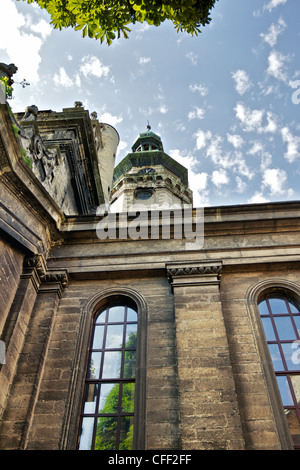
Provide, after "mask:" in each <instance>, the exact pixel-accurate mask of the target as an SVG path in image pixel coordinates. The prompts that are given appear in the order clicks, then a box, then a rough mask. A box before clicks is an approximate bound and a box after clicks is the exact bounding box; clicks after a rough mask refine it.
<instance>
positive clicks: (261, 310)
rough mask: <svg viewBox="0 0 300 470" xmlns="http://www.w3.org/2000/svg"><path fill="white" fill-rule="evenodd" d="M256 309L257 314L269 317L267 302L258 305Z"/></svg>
mask: <svg viewBox="0 0 300 470" xmlns="http://www.w3.org/2000/svg"><path fill="white" fill-rule="evenodd" d="M258 309H259V313H260V314H261V315H270V313H269V310H268V306H267V302H266V301H265V300H263V301H262V302H260V304H259V305H258Z"/></svg>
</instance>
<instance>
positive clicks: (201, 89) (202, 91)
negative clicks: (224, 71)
mask: <svg viewBox="0 0 300 470" xmlns="http://www.w3.org/2000/svg"><path fill="white" fill-rule="evenodd" d="M189 88H190V90H191V92H192V93H195V92H196V91H197V92H199V93H200V95H201V96H206V95H207V93H208V88H207V87H206V86H205V85H201V84H199V85H196V84H195V85H190V87H189Z"/></svg>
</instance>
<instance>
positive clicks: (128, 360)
mask: <svg viewBox="0 0 300 470" xmlns="http://www.w3.org/2000/svg"><path fill="white" fill-rule="evenodd" d="M135 365H136V352H135V351H125V358H124V373H123V377H124V379H131V378H134V377H135Z"/></svg>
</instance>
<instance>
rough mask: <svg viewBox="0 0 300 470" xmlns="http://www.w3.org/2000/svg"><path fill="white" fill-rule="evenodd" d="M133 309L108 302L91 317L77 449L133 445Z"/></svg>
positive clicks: (135, 324)
mask: <svg viewBox="0 0 300 470" xmlns="http://www.w3.org/2000/svg"><path fill="white" fill-rule="evenodd" d="M136 339H137V312H136V311H135V310H134V309H133V308H131V307H128V306H126V305H114V306H108V307H106V308H105V309H104V310H102V311H100V313H99V314H98V315H97V316H96V317H95V319H94V324H93V336H92V342H91V348H90V352H89V362H88V370H87V375H86V381H85V393H84V403H83V409H82V416H81V435H80V441H79V449H80V450H130V449H132V448H133V427H134V401H135V400H134V399H135V369H136Z"/></svg>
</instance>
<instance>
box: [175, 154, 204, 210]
mask: <svg viewBox="0 0 300 470" xmlns="http://www.w3.org/2000/svg"><path fill="white" fill-rule="evenodd" d="M170 156H171V157H172V158H174V160H176V161H177V162H178V163H180V164H181V165H183V166H184V167H185V168H187V170H188V175H189V186H190V188H191V190H192V191H193V206H194V207H202V206H204V205H207V204H208V203H209V199H208V191H207V183H208V174H207V173H206V172H200V173H198V172H197V170H196V169H195V168H196V165H197V164H198V161H197V159H196V158H195V157H194V156H193V155H191V154H189V153H188V152H181V151H180V150H179V149H174V150H170Z"/></svg>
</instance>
